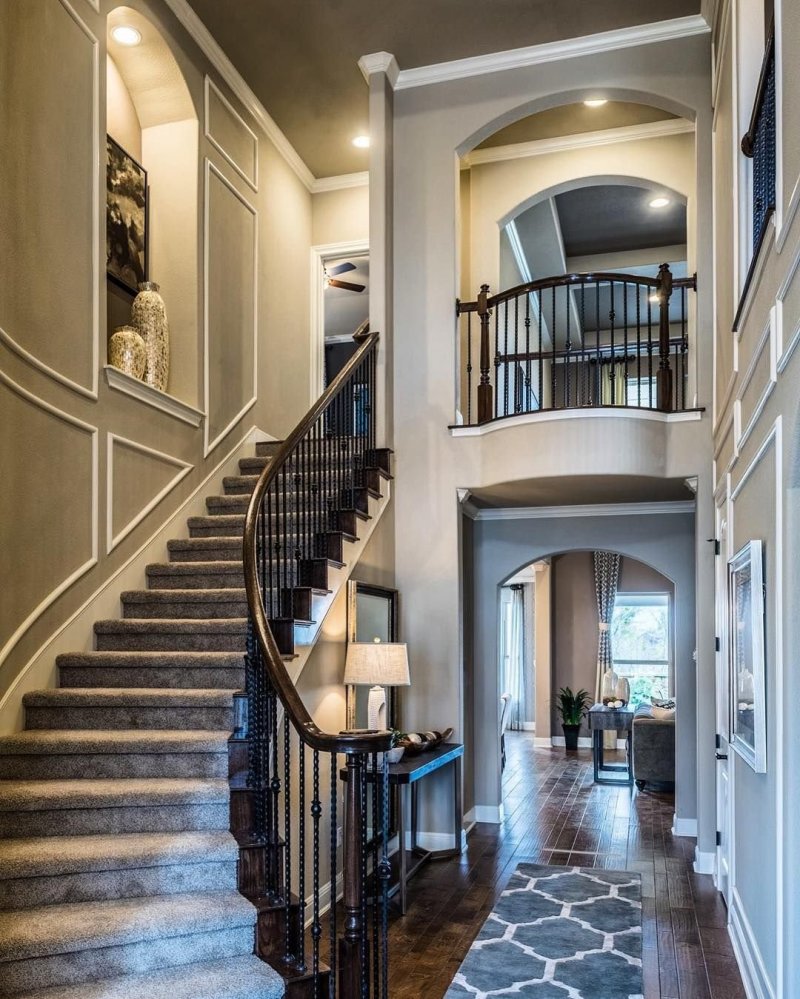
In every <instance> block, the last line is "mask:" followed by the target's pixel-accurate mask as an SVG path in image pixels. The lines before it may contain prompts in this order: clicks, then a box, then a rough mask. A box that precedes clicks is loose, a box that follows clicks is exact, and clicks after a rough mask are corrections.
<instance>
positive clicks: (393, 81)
mask: <svg viewBox="0 0 800 999" xmlns="http://www.w3.org/2000/svg"><path fill="white" fill-rule="evenodd" d="M358 68H359V69H360V70H361V74H362V76H363V77H364V79H365V80H366V81H367V83H369V78H370V77H371V76H372V75H373V74H374V73H385V74H386V76H387V78H388V80H389V84H390V85H391V87H392V89H394V90H396V89H397V81H398V78H399V76H400V67H399V66H398V65H397V60H396V59H395V57H394V56H393V55H392V53H391V52H370V53H369V54H368V55H363V56H361V58H360V59H359V60H358Z"/></svg>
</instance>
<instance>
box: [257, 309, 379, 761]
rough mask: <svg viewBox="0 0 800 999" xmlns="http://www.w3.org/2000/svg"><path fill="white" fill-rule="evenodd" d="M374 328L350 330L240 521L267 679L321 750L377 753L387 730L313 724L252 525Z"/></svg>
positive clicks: (302, 732)
mask: <svg viewBox="0 0 800 999" xmlns="http://www.w3.org/2000/svg"><path fill="white" fill-rule="evenodd" d="M378 337H379V334H378V333H370V332H369V323H364V324H362V325H361V326H360V327H359V328H358V329H357V330H356V332H355V333H354V334H353V338H354V339H355V340H356V341H357V342H358V343H359V347H358V349H357V350H356V352H355V353H354V354H353V356H352V357H351V358H350V360H349V361H348V362H347V363H346V364H345V366H344V367H343V368H342V370H341V371H340V372H339V374H338V375H337V376H336V377H335V378H334V380H333V381H332V382H331V384H330V385H329V386H328V387H327V388H326V389H325V391H324V392H323V393H322V395H321V396H320V397H319V399H317V401H316V402H315V403H314V405H313V406H312V407H311V409H309V411H308V412H307V413H306V415H305V416H304V417H303V418H302V420H300V422H299V423H298V424H297V426H296V427H295V428H294V430H292V432H291V433H290V434H289V436H288V437H287V438H286V440H285V441H284V442H283V443H282V444H281V446H280V447H279V448H278V451H277V453H276V454H275V456H274V458H273V459H272V461H271V462H270V463H269V464H268V465H267V466H266V468H265V469H264V470H263V471H262V473H261V475H260V476H259V479H258V482H257V483H256V487H255V489H254V490H253V495H252V497H251V499H250V505H249V506H248V508H247V515H246V517H245V525H244V585H245V590H246V591H247V603H248V607H249V610H250V616H251V619H252V622H253V628H254V631H255V637H256V641H257V643H258V646H259V648H260V650H261V654H262V659H263V660H264V662H265V663H266V666H267V669H268V670H269V674H270V679H271V681H272V684H273V686H274V687H275V691H276V693H277V694H278V697H279V698H280V701H281V704H282V705H283V708H284V711H285V712H286V714H287V715H288V716H289V717H290V718H291V720H292V722H293V724H294V726H295V728H296V729H297V731H298V733H299V735H300V737H301V739H302V740H303V741H304V742H305V743H306V744H307V745H309V746H311V747H312V749H317V750H320V751H322V752H326V753H381V752H385V751H386V750H388V749H390V748H391V743H392V735H391V733H390V732H368V731H360V732H340V733H339V734H338V735H334V734H333V733H330V732H324V731H323V730H322V729H321V728H319V726H318V725H317V724H316V722H315V721H314V719H313V718H312V717H311V715H310V714H309V713H308V711H307V710H306V706H305V705H304V704H303V701H302V699H301V697H300V695H299V694H298V693H297V689H296V687H295V685H294V684H293V683H292V681H291V678H290V677H289V673H288V671H287V669H286V666H285V665H284V662H283V657H282V656H281V653H280V650H279V649H278V645H277V642H276V641H275V636H274V635H273V634H272V629H271V628H270V626H269V622H268V621H267V615H266V611H265V608H264V602H263V600H262V599H261V590H260V588H259V585H258V566H257V560H256V525H257V523H258V513H259V509H260V508H261V501H262V500H263V498H264V496H265V495H266V492H267V490H268V489H269V487H270V485H271V484H272V483H273V482H274V481H275V479H276V478H277V475H278V472H279V471H280V469H281V467H282V466H283V465H284V463H285V462H286V460H287V458H288V457H289V456H290V455H291V454H292V452H293V451H294V449H295V447H296V446H297V445H298V444H299V442H300V441H301V440H302V439H303V437H305V435H306V434H307V433H308V431H309V430H310V429H311V428H312V427H313V426H314V424H315V423H316V421H317V420H318V419H319V418H320V416H322V414H323V413H324V412H325V410H326V409H327V408H328V406H329V404H330V403H331V401H332V400H333V399H334V398H335V397H336V396H337V395H338V394H339V392H340V391H341V390H342V388H343V387H344V386H345V384H346V383H347V380H348V378H349V377H350V375H351V374H352V373H353V371H355V369H356V368H357V367H358V365H359V363H360V362H361V361H362V360H363V358H364V357H365V356H366V354H367V353H368V352H369V350H370V349H371V348H372V347H373V345H374V344H375V343H377V341H378Z"/></svg>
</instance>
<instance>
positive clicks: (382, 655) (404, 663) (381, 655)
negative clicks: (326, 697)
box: [344, 642, 411, 687]
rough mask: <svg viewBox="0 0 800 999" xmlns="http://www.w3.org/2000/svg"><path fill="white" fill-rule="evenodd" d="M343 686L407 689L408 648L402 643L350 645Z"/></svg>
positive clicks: (356, 643) (358, 643) (360, 643)
mask: <svg viewBox="0 0 800 999" xmlns="http://www.w3.org/2000/svg"><path fill="white" fill-rule="evenodd" d="M344 682H345V683H357V684H366V685H369V686H373V685H376V684H377V685H380V686H381V687H407V686H408V685H409V684H410V683H411V677H410V675H409V671H408V648H407V646H406V644H405V642H350V644H349V645H348V646H347V659H346V660H345V666H344Z"/></svg>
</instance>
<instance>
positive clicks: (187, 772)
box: [0, 729, 230, 780]
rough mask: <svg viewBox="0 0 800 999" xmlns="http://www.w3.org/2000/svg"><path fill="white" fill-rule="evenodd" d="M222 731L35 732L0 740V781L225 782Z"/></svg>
mask: <svg viewBox="0 0 800 999" xmlns="http://www.w3.org/2000/svg"><path fill="white" fill-rule="evenodd" d="M229 738H230V730H227V731H223V732H214V731H209V732H197V731H176V730H170V729H149V730H143V731H124V730H122V731H119V730H111V731H100V730H98V731H93V730H90V729H63V730H62V729H56V730H52V729H38V730H33V731H28V732H17V733H16V734H15V735H7V736H4V737H3V738H2V739H0V779H6V780H53V779H55V780H57V779H59V778H61V779H64V780H73V779H78V778H82V777H83V778H89V779H91V778H103V777H122V778H124V777H155V776H158V777H226V776H227V774H228V739H229Z"/></svg>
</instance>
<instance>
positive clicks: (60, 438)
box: [0, 371, 98, 664]
mask: <svg viewBox="0 0 800 999" xmlns="http://www.w3.org/2000/svg"><path fill="white" fill-rule="evenodd" d="M0 424H2V426H3V433H2V434H0V468H4V469H7V470H8V469H13V473H11V472H10V473H9V474H8V475H7V476H6V477H5V480H4V483H3V489H2V491H1V492H0V558H2V572H3V579H4V581H5V585H4V587H3V599H2V600H0V664H2V662H3V660H4V659H5V658H6V656H7V654H8V653H9V652H10V651H11V649H12V648H13V647H14V645H15V644H16V642H17V641H18V639H19V638H20V637H21V636H22V635H23V634H24V632H25V631H26V630H27V628H28V627H29V626H30V625H31V624H32V623H33V622H34V621H35V620H36V618H37V617H39V615H40V614H42V613H43V612H44V611H45V610H46V609H47V608H48V607H49V606H50V604H52V603H53V601H54V600H56V599H57V598H58V597H59V596H60V595H61V594H62V593H63V592H64V591H65V590H66V589H67V588H68V587H69V586H71V585H72V584H73V583H74V582H75V581H76V580H77V579H79V578H80V577H81V576H82V575H83V574H84V573H85V572H88V570H89V569H91V567H92V566H93V565H95V563H96V562H97V475H98V463H97V458H98V455H97V429H96V428H95V427H93V426H90V425H89V424H88V423H84V422H83V421H82V420H78V419H76V418H75V417H73V416H70V415H69V414H68V413H64V412H62V411H61V410H60V409H56V407H55V406H51V405H50V404H49V403H47V402H45V401H43V400H42V399H39V398H37V397H36V396H34V395H32V394H31V393H30V392H28V391H27V390H26V389H24V388H22V387H21V386H20V385H17V384H16V382H14V381H12V380H11V379H10V378H8V377H7V376H6V375H5V374H4V373H3V372H2V371H0ZM65 483H68V484H69V486H68V488H67V487H66V486H65Z"/></svg>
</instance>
